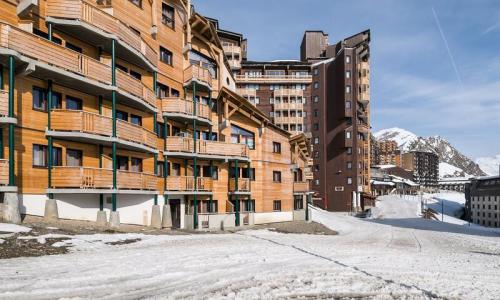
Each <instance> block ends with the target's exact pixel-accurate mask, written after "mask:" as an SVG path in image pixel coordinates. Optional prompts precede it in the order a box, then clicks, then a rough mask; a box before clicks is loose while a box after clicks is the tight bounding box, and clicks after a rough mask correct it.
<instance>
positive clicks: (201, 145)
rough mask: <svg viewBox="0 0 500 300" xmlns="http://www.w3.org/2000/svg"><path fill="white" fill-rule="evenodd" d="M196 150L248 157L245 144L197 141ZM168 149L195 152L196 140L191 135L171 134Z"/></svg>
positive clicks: (210, 153)
mask: <svg viewBox="0 0 500 300" xmlns="http://www.w3.org/2000/svg"><path fill="white" fill-rule="evenodd" d="M196 150H197V153H199V154H207V155H221V156H236V157H248V151H249V150H248V146H247V145H245V144H231V143H225V142H219V141H204V140H197V141H196ZM167 151H169V152H187V153H193V152H194V141H193V138H191V137H180V136H169V137H168V138H167Z"/></svg>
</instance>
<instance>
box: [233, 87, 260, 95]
mask: <svg viewBox="0 0 500 300" xmlns="http://www.w3.org/2000/svg"><path fill="white" fill-rule="evenodd" d="M236 92H237V93H238V94H239V95H241V96H243V97H245V96H250V97H252V96H253V97H257V90H256V89H249V88H237V89H236Z"/></svg>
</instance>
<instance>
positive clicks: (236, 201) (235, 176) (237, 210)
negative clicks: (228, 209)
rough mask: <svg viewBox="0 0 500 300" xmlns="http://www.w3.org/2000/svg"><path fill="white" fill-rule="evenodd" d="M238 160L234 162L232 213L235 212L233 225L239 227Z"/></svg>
mask: <svg viewBox="0 0 500 300" xmlns="http://www.w3.org/2000/svg"><path fill="white" fill-rule="evenodd" d="M238 171H239V170H238V160H235V161H234V193H235V195H234V198H235V200H234V201H235V202H234V212H235V216H234V217H235V225H236V226H240V196H239V195H238V180H239V175H240V174H239V172H238Z"/></svg>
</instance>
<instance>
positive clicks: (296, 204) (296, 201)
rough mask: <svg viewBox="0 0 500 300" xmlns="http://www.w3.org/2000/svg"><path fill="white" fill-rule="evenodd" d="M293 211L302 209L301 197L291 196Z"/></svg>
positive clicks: (302, 200)
mask: <svg viewBox="0 0 500 300" xmlns="http://www.w3.org/2000/svg"><path fill="white" fill-rule="evenodd" d="M293 209H295V210H299V209H304V199H302V195H296V196H293Z"/></svg>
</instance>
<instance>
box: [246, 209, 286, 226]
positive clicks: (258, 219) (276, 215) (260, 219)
mask: <svg viewBox="0 0 500 300" xmlns="http://www.w3.org/2000/svg"><path fill="white" fill-rule="evenodd" d="M289 221H293V212H292V211H281V212H264V213H255V214H254V222H255V224H266V223H277V222H289Z"/></svg>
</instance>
